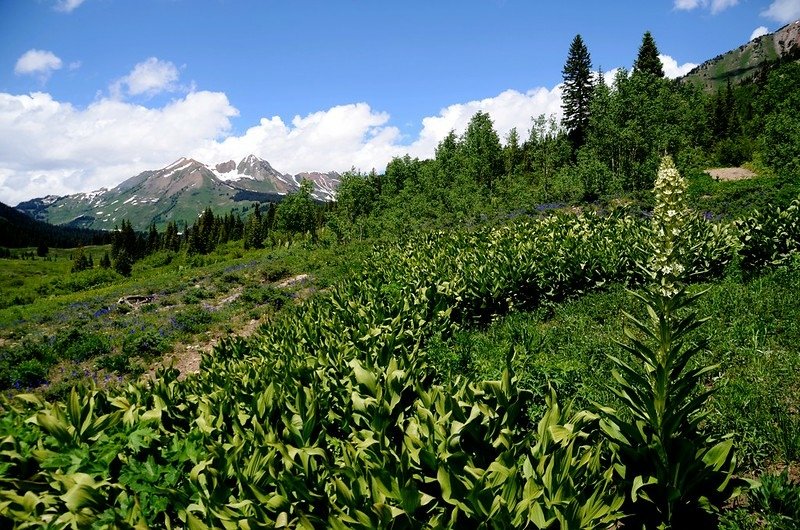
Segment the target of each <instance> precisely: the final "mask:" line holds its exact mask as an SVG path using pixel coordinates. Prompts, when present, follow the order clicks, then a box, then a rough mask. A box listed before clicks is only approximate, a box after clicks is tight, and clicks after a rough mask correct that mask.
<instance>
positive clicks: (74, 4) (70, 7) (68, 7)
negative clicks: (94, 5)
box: [56, 0, 86, 13]
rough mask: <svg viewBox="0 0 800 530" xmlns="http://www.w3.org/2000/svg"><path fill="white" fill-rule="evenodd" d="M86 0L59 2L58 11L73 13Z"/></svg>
mask: <svg viewBox="0 0 800 530" xmlns="http://www.w3.org/2000/svg"><path fill="white" fill-rule="evenodd" d="M85 1H86V0H59V1H58V2H56V11H61V12H63V13H72V12H73V11H74V10H76V9H77V8H78V7H79V6H80V5H81V4H82V3H83V2H85Z"/></svg>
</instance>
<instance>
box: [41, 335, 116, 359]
mask: <svg viewBox="0 0 800 530" xmlns="http://www.w3.org/2000/svg"><path fill="white" fill-rule="evenodd" d="M53 350H54V352H55V353H56V355H57V356H58V357H60V358H64V359H70V360H73V361H78V362H80V361H85V360H87V359H91V358H92V357H97V356H99V355H104V354H107V353H109V352H110V351H111V343H110V342H109V340H108V339H107V338H105V337H103V336H101V335H98V334H96V333H92V332H88V331H85V330H83V329H81V328H71V329H68V330H65V331H61V332H59V333H58V334H57V335H56V337H55V342H54V344H53Z"/></svg>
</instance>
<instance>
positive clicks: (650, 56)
mask: <svg viewBox="0 0 800 530" xmlns="http://www.w3.org/2000/svg"><path fill="white" fill-rule="evenodd" d="M633 73H634V74H636V73H641V74H650V75H652V76H655V77H664V68H663V67H662V66H661V59H659V58H658V48H657V47H656V41H655V40H654V39H653V35H651V34H650V32H649V31H646V32H645V33H644V36H643V37H642V45H641V46H639V54H638V55H637V56H636V62H634V63H633Z"/></svg>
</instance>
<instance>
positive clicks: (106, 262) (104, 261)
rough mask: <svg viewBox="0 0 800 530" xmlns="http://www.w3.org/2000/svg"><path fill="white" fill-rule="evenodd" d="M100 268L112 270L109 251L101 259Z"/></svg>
mask: <svg viewBox="0 0 800 530" xmlns="http://www.w3.org/2000/svg"><path fill="white" fill-rule="evenodd" d="M100 267H101V268H103V269H110V268H111V257H110V256H109V255H108V251H107V250H106V251H105V252H104V253H103V257H102V258H100Z"/></svg>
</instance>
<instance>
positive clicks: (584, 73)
mask: <svg viewBox="0 0 800 530" xmlns="http://www.w3.org/2000/svg"><path fill="white" fill-rule="evenodd" d="M561 73H562V74H563V76H564V92H563V94H564V95H563V98H562V103H561V107H562V108H563V109H564V126H565V127H566V129H567V132H568V134H569V139H570V141H571V142H572V146H573V149H575V150H577V149H579V148H580V147H581V146H582V145H583V144H584V142H585V141H586V129H587V127H588V126H589V116H590V103H591V99H592V60H591V58H590V57H589V50H588V48H586V44H584V42H583V39H582V38H581V36H580V35H575V38H574V39H572V44H570V46H569V53H568V55H567V62H566V64H565V65H564V70H562V72H561Z"/></svg>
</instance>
